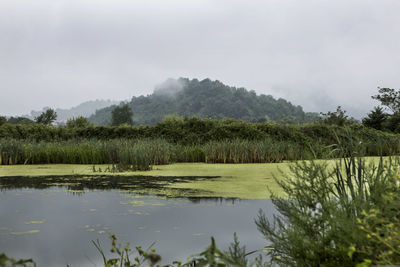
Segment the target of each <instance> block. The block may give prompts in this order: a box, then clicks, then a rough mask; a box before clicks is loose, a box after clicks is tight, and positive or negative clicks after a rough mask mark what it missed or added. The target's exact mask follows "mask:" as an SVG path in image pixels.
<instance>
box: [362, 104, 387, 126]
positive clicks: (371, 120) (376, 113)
mask: <svg viewBox="0 0 400 267" xmlns="http://www.w3.org/2000/svg"><path fill="white" fill-rule="evenodd" d="M386 119H387V114H385V113H384V112H383V108H381V107H375V108H374V110H371V112H370V113H369V114H368V117H366V118H364V119H363V120H362V124H363V125H364V126H367V127H370V128H374V129H377V130H382V129H383V123H384V122H385V121H386Z"/></svg>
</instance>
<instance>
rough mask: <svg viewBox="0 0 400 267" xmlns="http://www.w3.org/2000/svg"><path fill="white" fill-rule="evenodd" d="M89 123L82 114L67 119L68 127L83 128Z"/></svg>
mask: <svg viewBox="0 0 400 267" xmlns="http://www.w3.org/2000/svg"><path fill="white" fill-rule="evenodd" d="M90 125H91V124H90V122H89V121H88V120H87V119H86V118H85V117H83V116H79V117H76V118H72V119H70V120H68V121H67V127H68V128H84V127H88V126H90Z"/></svg>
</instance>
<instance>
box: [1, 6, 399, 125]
mask: <svg viewBox="0 0 400 267" xmlns="http://www.w3.org/2000/svg"><path fill="white" fill-rule="evenodd" d="M399 10H400V2H399V1H397V0H382V1H373V0H351V1H345V0H337V1H324V0H322V1H321V0H318V1H316V0H314V1H313V0H305V1H295V0H284V1H282V0H279V1H278V0H268V1H264V0H255V1H251V2H243V1H238V0H229V1H228V0H221V1H211V0H202V1H200V0H193V1H178V0H170V1H161V0H146V1H145V0H140V1H127V0H116V1H105V0H96V1H94V0H79V1H78V0H68V1H67V0H51V1H50V0H38V1H28V0H21V1H13V0H3V1H1V3H0V92H1V97H0V114H2V115H17V114H28V113H30V111H31V110H41V109H42V108H43V107H44V106H49V107H52V108H68V107H72V106H77V105H78V104H80V103H82V102H84V101H89V100H95V99H112V100H128V99H130V98H131V97H132V96H139V95H147V94H151V93H152V92H153V90H154V89H155V88H156V91H157V88H158V87H157V85H158V84H159V83H160V82H162V81H164V80H165V79H167V78H168V77H172V78H179V77H187V78H197V79H199V80H202V79H204V78H210V79H212V80H219V81H221V82H223V83H225V84H227V85H230V86H236V87H245V88H247V89H248V90H255V91H256V92H257V93H258V94H261V93H262V94H270V95H273V96H274V97H276V98H279V97H283V98H285V99H287V100H289V101H291V102H292V103H294V104H296V105H301V106H303V108H304V110H305V111H316V112H320V111H322V112H325V111H328V110H335V109H336V106H338V105H341V106H342V107H343V108H344V109H345V110H347V111H348V113H349V114H350V115H351V116H354V117H356V118H360V117H362V116H364V115H365V114H366V112H368V111H369V110H370V109H372V107H373V106H374V105H377V104H378V103H377V102H376V101H373V100H372V99H371V98H370V97H371V95H373V94H375V93H376V91H377V87H378V86H380V87H391V88H400V76H399V75H398V69H399V67H400V54H399V53H398V47H400V27H398V25H400V17H399V16H398V13H399V12H398V11H399Z"/></svg>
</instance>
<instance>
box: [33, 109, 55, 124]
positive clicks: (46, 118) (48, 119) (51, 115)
mask: <svg viewBox="0 0 400 267" xmlns="http://www.w3.org/2000/svg"><path fill="white" fill-rule="evenodd" d="M56 119H57V112H55V111H54V109H51V108H49V109H48V110H46V111H44V112H42V114H40V115H39V116H38V117H36V118H35V121H36V122H37V123H41V124H44V125H50V124H52V123H53V122H54V121H55V120H56Z"/></svg>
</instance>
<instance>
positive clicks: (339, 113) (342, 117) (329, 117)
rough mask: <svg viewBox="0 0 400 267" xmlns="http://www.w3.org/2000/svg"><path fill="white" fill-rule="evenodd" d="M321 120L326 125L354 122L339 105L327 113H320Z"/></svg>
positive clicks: (342, 124)
mask: <svg viewBox="0 0 400 267" xmlns="http://www.w3.org/2000/svg"><path fill="white" fill-rule="evenodd" d="M321 115H322V122H323V123H326V124H328V125H338V126H345V125H349V124H352V123H354V119H350V118H349V117H348V116H347V115H346V111H345V110H343V109H342V107H341V106H338V107H337V109H336V111H334V112H331V111H329V112H328V113H322V112H321Z"/></svg>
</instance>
